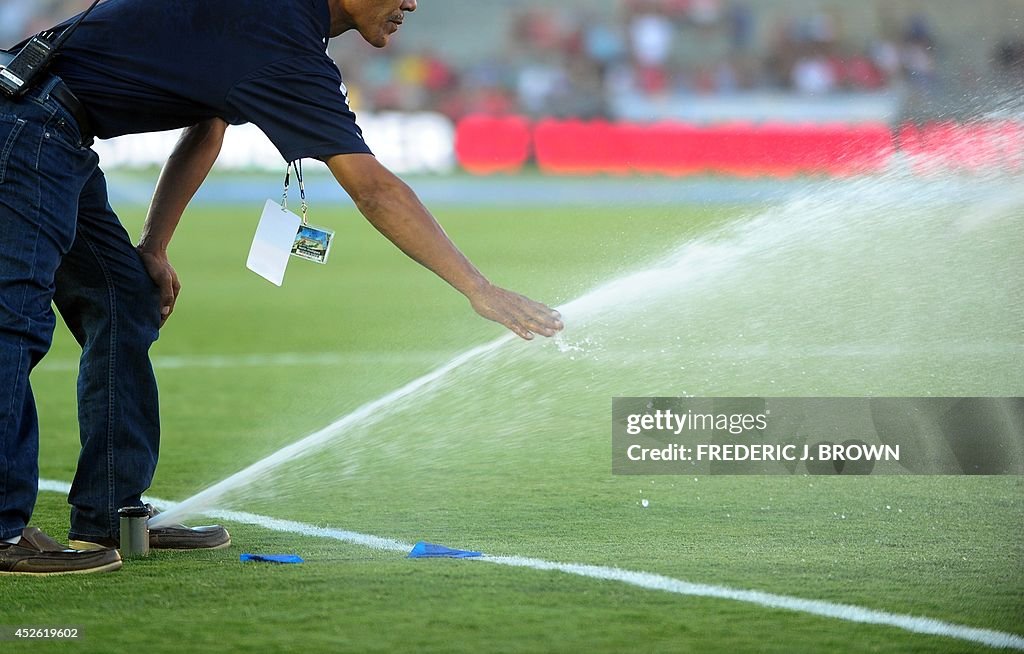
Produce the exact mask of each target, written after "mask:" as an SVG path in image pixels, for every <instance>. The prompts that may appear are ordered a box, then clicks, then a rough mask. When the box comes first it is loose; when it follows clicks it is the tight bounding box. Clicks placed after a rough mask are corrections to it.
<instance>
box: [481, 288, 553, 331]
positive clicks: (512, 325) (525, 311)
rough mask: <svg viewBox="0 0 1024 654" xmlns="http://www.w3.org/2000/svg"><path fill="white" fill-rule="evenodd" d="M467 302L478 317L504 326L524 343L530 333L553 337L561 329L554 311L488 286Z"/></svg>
mask: <svg viewBox="0 0 1024 654" xmlns="http://www.w3.org/2000/svg"><path fill="white" fill-rule="evenodd" d="M469 301H470V303H471V304H472V305H473V309H474V310H475V311H476V312H477V313H479V314H480V315H481V316H483V317H484V318H487V319H488V320H493V321H494V322H497V323H500V324H502V325H505V326H506V327H508V328H509V329H511V330H512V331H513V332H515V333H516V335H518V336H519V337H520V338H524V339H526V340H528V341H529V340H532V339H533V335H534V334H540V335H541V336H554V335H555V334H556V333H557V332H559V331H561V329H562V327H563V325H562V320H561V318H562V316H561V315H560V314H559V313H558V312H557V311H555V310H554V309H551V308H548V307H547V306H545V305H543V304H541V303H540V302H534V301H533V300H531V299H530V298H528V297H525V296H523V295H519V294H518V293H513V292H512V291H508V290H505V289H503V288H500V287H498V286H493V285H490V284H488V285H487V286H486V287H484V289H483V290H482V291H480V292H479V293H474V294H473V295H472V296H471V297H470V300H469Z"/></svg>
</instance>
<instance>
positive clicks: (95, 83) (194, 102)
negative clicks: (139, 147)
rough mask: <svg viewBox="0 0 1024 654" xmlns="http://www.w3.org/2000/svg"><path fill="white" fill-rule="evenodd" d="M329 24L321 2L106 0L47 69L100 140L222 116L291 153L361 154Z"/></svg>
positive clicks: (289, 158)
mask: <svg viewBox="0 0 1024 654" xmlns="http://www.w3.org/2000/svg"><path fill="white" fill-rule="evenodd" d="M69 22H70V21H69ZM329 30H330V12H329V10H328V6H327V0H106V1H105V2H102V3H100V4H99V5H98V6H97V7H96V9H94V10H93V12H92V13H91V14H89V17H88V18H86V20H85V22H84V23H82V25H81V26H80V27H79V28H78V31H76V32H75V33H74V34H73V35H72V36H71V38H70V39H69V40H68V41H67V42H66V43H65V45H64V47H63V49H62V50H61V56H60V57H59V58H58V60H57V63H56V64H55V66H54V72H55V73H56V74H57V75H59V76H60V77H61V78H63V79H64V81H65V82H66V83H67V85H68V87H69V88H70V89H71V90H72V91H73V92H74V93H75V95H76V96H78V98H79V99H80V100H81V101H82V103H83V104H84V105H85V106H86V108H87V110H88V112H89V116H90V118H91V119H92V122H93V127H94V129H95V132H96V136H98V137H100V138H111V137H114V136H121V135H122V134H136V133H142V132H155V131H162V130H168V129H175V128H179V127H187V126H189V125H194V124H196V123H198V122H201V121H204V120H207V119H210V118H214V117H219V118H223V119H224V120H225V121H227V122H228V123H231V124H241V123H246V122H251V123H253V124H255V125H256V126H257V127H259V128H260V129H261V130H262V131H263V132H264V133H265V134H266V135H267V136H268V137H269V138H270V140H271V141H272V142H273V143H274V145H275V146H277V149H278V150H279V151H280V152H281V155H282V156H283V157H284V158H285V160H287V161H293V160H295V159H300V158H303V157H325V156H329V155H334V154H349V153H355V152H365V153H369V152H370V149H369V148H368V147H367V146H366V144H365V143H364V142H363V136H362V132H361V130H360V129H359V126H358V125H357V124H356V117H355V114H353V113H352V111H351V110H350V109H349V107H348V100H347V98H346V95H345V92H344V91H343V84H342V79H341V73H340V72H339V71H338V67H337V66H336V65H335V64H334V62H333V61H332V60H331V58H330V57H329V56H328V55H327V40H328V39H329V38H330V37H329Z"/></svg>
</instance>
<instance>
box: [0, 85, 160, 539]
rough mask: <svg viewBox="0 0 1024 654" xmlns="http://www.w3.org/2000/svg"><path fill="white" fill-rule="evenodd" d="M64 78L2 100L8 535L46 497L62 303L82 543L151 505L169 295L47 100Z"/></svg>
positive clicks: (2, 481)
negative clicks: (44, 422) (45, 395)
mask: <svg viewBox="0 0 1024 654" xmlns="http://www.w3.org/2000/svg"><path fill="white" fill-rule="evenodd" d="M59 82H60V80H59V79H57V78H56V77H52V76H51V77H49V78H48V79H47V81H45V82H44V83H43V84H42V85H40V86H39V87H38V88H36V89H34V90H33V91H30V92H29V94H28V95H26V96H25V97H22V98H20V99H18V100H11V99H9V98H7V97H5V96H2V95H0V539H5V538H12V537H14V536H17V535H19V534H20V533H21V531H22V529H23V528H24V527H25V526H26V524H27V523H28V521H29V519H30V518H31V516H32V509H33V507H34V505H35V501H36V493H37V490H38V482H39V461H38V459H39V423H38V420H37V418H36V409H35V402H34V400H33V398H32V389H31V386H30V383H29V374H30V373H31V371H32V369H33V368H34V367H35V366H36V364H38V363H39V361H40V360H41V359H42V358H43V356H44V355H45V354H46V352H47V350H48V349H49V347H50V342H51V339H52V337H53V328H54V324H55V318H54V313H53V309H52V307H51V303H52V304H56V306H57V309H58V310H59V311H60V314H61V316H62V317H63V318H64V321H65V322H66V323H67V325H68V327H69V328H70V329H71V332H72V334H73V335H74V337H75V339H76V340H77V341H78V343H79V344H80V345H81V346H82V358H81V364H80V368H79V375H78V422H79V430H80V436H81V442H82V449H81V453H80V456H79V460H78V471H77V474H76V475H75V479H74V482H73V484H72V487H71V493H70V494H69V496H68V502H69V503H70V504H71V505H72V510H71V531H70V533H69V536H70V537H71V538H76V539H83V538H84V539H87V540H88V539H90V538H95V537H113V536H116V535H117V533H118V531H119V529H118V518H117V509H118V508H120V507H122V506H130V505H139V504H140V503H141V499H140V498H141V494H142V492H143V491H145V490H146V489H147V488H149V485H150V482H151V481H152V478H153V473H154V471H155V469H156V461H157V450H158V446H159V440H160V423H159V406H158V401H157V387H156V379H155V377H154V375H153V368H152V366H151V364H150V361H149V347H150V345H152V343H153V342H154V341H155V340H156V338H157V335H158V329H159V325H160V299H159V291H158V289H157V287H156V285H155V284H154V283H153V281H152V280H151V279H150V277H149V275H148V274H147V273H146V270H145V267H144V266H143V264H142V261H141V260H140V258H139V255H138V253H137V252H136V251H135V248H134V247H133V246H132V243H131V240H130V239H129V237H128V234H127V233H126V232H125V230H124V227H122V226H121V224H120V222H119V221H118V219H117V216H116V215H115V214H114V211H113V209H111V207H110V204H109V203H108V201H107V187H106V180H105V178H104V176H103V173H102V171H100V169H99V167H98V165H97V164H98V157H97V156H96V154H95V153H94V152H93V151H92V150H91V149H90V148H89V147H86V146H85V145H83V144H82V143H81V141H82V139H81V136H80V135H79V132H78V127H77V125H76V123H75V120H74V119H73V118H72V117H71V115H70V114H69V113H68V112H67V110H65V108H64V107H63V106H62V105H61V104H59V103H58V102H57V101H56V100H54V99H52V98H51V97H50V96H49V93H50V91H51V90H52V89H53V88H54V86H55V85H56V84H58V83H59Z"/></svg>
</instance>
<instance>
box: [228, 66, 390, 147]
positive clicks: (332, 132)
mask: <svg viewBox="0 0 1024 654" xmlns="http://www.w3.org/2000/svg"><path fill="white" fill-rule="evenodd" d="M342 88H343V87H342V80H341V73H340V72H339V71H338V68H337V66H335V65H334V62H332V61H331V60H330V58H329V57H327V55H326V54H325V55H323V56H322V57H314V56H306V57H294V58H291V59H286V60H282V61H278V62H275V63H273V64H270V65H268V66H264V67H263V68H261V69H259V70H257V71H255V72H253V73H251V74H249V75H247V76H246V77H245V78H243V79H242V80H240V81H239V82H238V83H237V84H236V85H235V86H234V87H233V88H232V89H231V91H230V92H229V93H228V97H227V104H228V106H229V108H230V109H231V110H232V112H233V113H235V114H237V115H238V116H239V117H241V118H243V119H244V120H246V121H248V122H251V123H253V124H254V125H256V126H257V127H259V128H260V129H261V130H262V131H263V133H264V134H266V135H267V137H268V138H269V139H270V141H271V142H272V143H273V144H274V145H275V146H276V147H277V149H278V151H279V152H280V153H281V156H283V157H284V159H285V161H295V160H296V159H302V158H318V157H327V156H331V155H335V154H353V153H366V154H372V152H371V151H370V148H369V147H367V145H366V143H365V142H364V141H363V132H362V130H361V129H359V125H358V124H356V115H355V114H354V113H353V112H352V110H351V109H350V108H349V106H348V98H347V97H346V95H345V92H344V91H343V90H342Z"/></svg>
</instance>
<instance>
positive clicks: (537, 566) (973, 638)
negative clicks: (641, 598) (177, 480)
mask: <svg viewBox="0 0 1024 654" xmlns="http://www.w3.org/2000/svg"><path fill="white" fill-rule="evenodd" d="M70 489H71V485H70V484H67V483H65V482H61V481H53V480H49V479H41V480H40V481H39V490H41V491H51V492H55V493H65V494H66V493H67V492H68V491H69V490H70ZM145 500H146V501H147V502H150V503H151V504H153V505H154V506H156V507H160V508H170V507H172V506H174V505H175V504H176V502H169V501H167V500H161V499H158V498H154V497H146V498H145ZM204 513H205V515H207V516H209V517H212V518H217V519H219V520H226V521H230V522H239V523H243V524H249V525H255V526H258V527H263V528H265V529H269V530H271V531H279V532H284V533H290V534H301V535H303V536H316V537H320V538H331V539H333V540H337V541H341V542H345V543H350V544H352V545H360V546H363V547H369V548H371V549H375V550H385V551H394V552H408V551H409V550H411V549H412V544H411V543H403V542H401V541H397V540H393V539H391V538H383V537H380V536H372V535H369V534H361V533H358V532H354V531H344V530H341V529H329V528H326V527H317V526H315V525H310V524H306V523H303V522H294V521H292V520H279V519H277V518H271V517H269V516H263V515H258V514H255V513H246V512H242V511H214V510H211V511H206V512H204ZM467 560H468V561H481V562H484V563H494V564H498V565H506V566H511V567H516V568H530V569H532V570H545V571H550V570H554V571H558V572H564V573H566V574H571V575H577V576H579V577H586V578H589V579H599V580H603V581H618V582H621V583H624V584H629V585H630V586H637V587H639V588H645V589H648V590H658V591H664V592H667V593H675V594H677V595H688V596H692V597H711V598H715V599H726V600H733V601H736V602H745V603H747V604H755V605H757V606H761V607H764V608H768V609H783V610H786V611H795V612H797V613H807V614H810V615H817V616H821V617H825V618H833V619H836V620H843V621H846V622H859V623H864V624H876V625H884V626H888V627H896V628H897V629H902V630H904V631H909V632H912V633H917V634H925V635H929V636H944V637H946V638H955V639H957V640H964V641H968V642H972V643H980V644H982V645H988V646H989V647H995V648H1001V649H1016V650H1024V636H1020V635H1017V634H1011V633H1006V632H1002V631H994V630H991V629H978V628H975V627H967V626H964V625H958V624H953V623H950V622H943V621H941V620H935V619H932V618H924V617H919V616H913V615H901V614H899V613H888V612H886V611H879V610H876V609H868V608H864V607H861V606H855V605H852V604H835V603H833V602H825V601H821V600H809V599H802V598H799V597H791V596H788V595H776V594H773V593H764V592H761V591H756V590H741V589H738V588H729V587H727V586H712V585H708V584H695V583H691V582H688V581H683V580H681V579H674V578H672V577H666V576H664V575H659V574H654V573H650V572H636V571H632V570H623V569H621V568H612V567H607V566H600V565H586V564H582V563H557V562H554V561H545V560H544V559H532V558H526V557H521V556H483V557H480V558H475V559H467Z"/></svg>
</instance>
